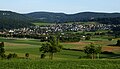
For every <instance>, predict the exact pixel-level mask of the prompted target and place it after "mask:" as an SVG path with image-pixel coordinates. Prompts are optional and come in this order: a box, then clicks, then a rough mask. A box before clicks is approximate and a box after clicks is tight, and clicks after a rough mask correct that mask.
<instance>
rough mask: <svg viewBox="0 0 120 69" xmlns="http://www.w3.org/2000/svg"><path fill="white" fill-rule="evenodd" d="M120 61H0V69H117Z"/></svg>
mask: <svg viewBox="0 0 120 69" xmlns="http://www.w3.org/2000/svg"><path fill="white" fill-rule="evenodd" d="M119 68H120V60H60V59H59V60H28V59H27V60H26V59H20V60H19V59H17V60H16V59H14V60H0V69H119Z"/></svg>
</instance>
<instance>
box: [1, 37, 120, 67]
mask: <svg viewBox="0 0 120 69" xmlns="http://www.w3.org/2000/svg"><path fill="white" fill-rule="evenodd" d="M2 41H3V42H5V51H6V52H5V54H9V53H16V54H17V55H18V57H20V58H18V59H16V58H15V59H10V60H0V69H8V68H9V69H30V68H32V69H107V68H108V69H119V68H120V60H119V56H120V55H119V54H120V47H114V46H108V45H109V44H116V41H117V39H113V40H112V41H108V39H106V38H105V37H103V38H97V37H96V38H92V39H91V40H86V41H80V42H65V43H61V45H63V47H64V48H66V49H78V50H83V49H84V47H85V46H86V45H89V44H90V43H91V42H92V43H95V44H99V45H101V46H102V51H109V52H113V53H114V54H100V59H99V60H97V59H94V60H92V59H86V58H84V57H85V56H86V54H85V53H84V52H82V51H72V50H62V51H61V52H58V53H55V55H54V58H53V60H50V59H49V56H48V55H49V54H46V55H47V57H46V58H45V59H41V58H40V55H41V52H40V51H39V48H40V47H41V44H42V43H44V42H40V41H39V40H38V39H24V38H21V39H17V38H3V37H0V42H2ZM25 53H29V54H30V56H29V59H25V58H24V57H25ZM116 57H117V58H116ZM112 58H116V59H112Z"/></svg>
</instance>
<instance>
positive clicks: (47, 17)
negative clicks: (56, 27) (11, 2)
mask: <svg viewBox="0 0 120 69" xmlns="http://www.w3.org/2000/svg"><path fill="white" fill-rule="evenodd" d="M25 15H26V16H28V17H33V18H35V19H36V21H43V22H58V23H62V22H80V21H90V20H93V19H95V20H96V19H98V18H116V17H120V13H98V12H81V13H76V14H64V13H52V12H33V13H28V14H25Z"/></svg>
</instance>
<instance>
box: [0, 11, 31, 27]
mask: <svg viewBox="0 0 120 69" xmlns="http://www.w3.org/2000/svg"><path fill="white" fill-rule="evenodd" d="M30 26H33V24H32V23H31V21H30V18H28V17H26V16H24V15H23V14H19V13H15V12H11V11H0V29H16V28H24V27H30Z"/></svg>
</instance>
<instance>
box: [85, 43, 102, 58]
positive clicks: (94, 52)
mask: <svg viewBox="0 0 120 69" xmlns="http://www.w3.org/2000/svg"><path fill="white" fill-rule="evenodd" d="M101 49H102V47H101V46H99V45H95V44H93V43H91V44H90V45H89V46H86V47H85V48H84V52H85V53H86V54H87V57H91V58H92V59H95V58H96V57H97V58H98V59H99V54H100V53H101Z"/></svg>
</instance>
